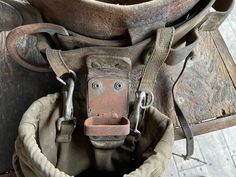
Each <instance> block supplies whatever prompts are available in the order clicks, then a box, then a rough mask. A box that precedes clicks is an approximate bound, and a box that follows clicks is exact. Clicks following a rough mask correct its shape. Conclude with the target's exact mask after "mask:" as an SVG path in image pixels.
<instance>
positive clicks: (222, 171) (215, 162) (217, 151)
mask: <svg viewBox="0 0 236 177" xmlns="http://www.w3.org/2000/svg"><path fill="white" fill-rule="evenodd" d="M196 140H197V141H198V143H199V146H200V148H201V152H202V155H203V156H204V159H205V161H206V162H207V164H208V167H207V168H208V172H209V175H208V176H223V177H235V174H236V168H235V166H234V163H233V161H232V159H231V156H230V153H229V150H228V148H227V144H226V142H225V140H224V137H223V134H222V132H221V131H217V132H212V133H209V134H205V135H201V136H198V137H196Z"/></svg>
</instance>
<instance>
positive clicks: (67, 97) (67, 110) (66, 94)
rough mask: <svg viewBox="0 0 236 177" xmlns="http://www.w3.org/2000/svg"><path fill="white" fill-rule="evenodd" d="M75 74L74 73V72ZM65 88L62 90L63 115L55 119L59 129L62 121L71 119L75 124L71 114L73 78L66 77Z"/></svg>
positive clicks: (72, 109)
mask: <svg viewBox="0 0 236 177" xmlns="http://www.w3.org/2000/svg"><path fill="white" fill-rule="evenodd" d="M74 74H75V73H74ZM65 84H66V85H65V90H64V91H63V103H64V104H63V116H62V117H61V118H59V119H58V120H57V129H58V131H60V130H61V124H62V122H70V121H73V123H74V126H75V125H76V122H75V121H76V120H75V118H74V116H73V114H74V108H73V92H74V88H75V81H74V78H71V77H70V78H68V79H67V80H66V82H65Z"/></svg>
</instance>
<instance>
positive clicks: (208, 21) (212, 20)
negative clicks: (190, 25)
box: [199, 0, 235, 31]
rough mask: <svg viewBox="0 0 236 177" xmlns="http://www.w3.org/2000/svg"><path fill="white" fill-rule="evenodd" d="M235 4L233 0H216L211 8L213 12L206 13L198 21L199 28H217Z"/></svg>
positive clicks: (204, 29)
mask: <svg viewBox="0 0 236 177" xmlns="http://www.w3.org/2000/svg"><path fill="white" fill-rule="evenodd" d="M234 4H235V1H234V0H216V1H215V3H214V4H213V6H212V8H213V9H214V10H215V11H214V12H210V13H208V14H207V15H206V16H205V18H204V19H203V20H202V22H201V23H200V27H199V28H200V30H202V31H213V30H216V29H218V28H219V26H220V25H221V24H222V22H223V21H224V20H225V19H226V17H227V16H228V15H229V13H230V12H231V10H232V9H233V7H234Z"/></svg>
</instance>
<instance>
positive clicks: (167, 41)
mask: <svg viewBox="0 0 236 177" xmlns="http://www.w3.org/2000/svg"><path fill="white" fill-rule="evenodd" d="M174 33H175V29H174V28H160V29H158V30H157V34H156V42H155V46H154V48H153V51H152V54H151V55H150V57H149V59H148V61H147V64H146V66H145V69H144V71H143V76H142V79H141V81H140V84H139V88H138V91H140V92H141V91H144V92H146V93H147V92H153V88H154V85H155V82H156V77H157V73H158V71H159V69H160V67H161V66H162V64H163V63H164V62H165V60H166V58H167V57H168V55H169V53H170V48H171V45H172V42H173V38H174Z"/></svg>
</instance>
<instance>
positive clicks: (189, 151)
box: [172, 56, 194, 160]
mask: <svg viewBox="0 0 236 177" xmlns="http://www.w3.org/2000/svg"><path fill="white" fill-rule="evenodd" d="M189 57H191V56H189ZM189 57H187V58H186V59H185V62H184V66H183V68H182V70H181V72H180V74H179V76H178V78H177V79H176V80H175V82H174V84H173V86H172V96H173V103H174V109H175V112H176V115H177V117H178V121H179V123H180V126H181V128H182V130H183V134H184V136H185V139H186V155H184V159H185V160H188V159H189V158H190V157H191V156H192V155H193V153H194V139H193V133H192V130H191V128H190V126H189V123H188V121H187V120H186V118H185V117H184V114H183V112H182V111H181V109H180V108H179V106H178V104H177V103H176V101H175V100H176V99H175V92H174V89H175V86H176V84H177V83H178V81H179V79H180V77H181V76H182V74H183V72H184V69H185V67H186V64H187V61H188V59H189Z"/></svg>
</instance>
